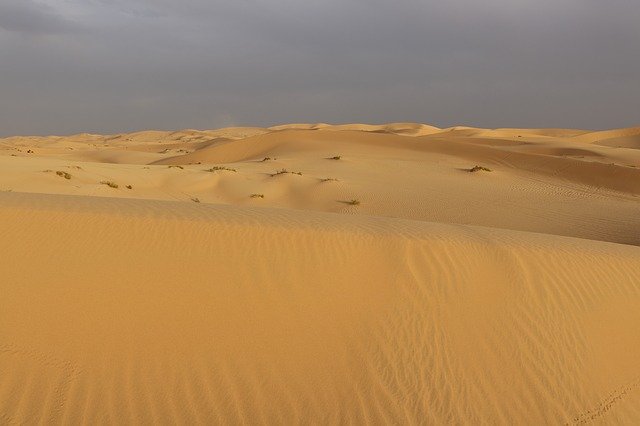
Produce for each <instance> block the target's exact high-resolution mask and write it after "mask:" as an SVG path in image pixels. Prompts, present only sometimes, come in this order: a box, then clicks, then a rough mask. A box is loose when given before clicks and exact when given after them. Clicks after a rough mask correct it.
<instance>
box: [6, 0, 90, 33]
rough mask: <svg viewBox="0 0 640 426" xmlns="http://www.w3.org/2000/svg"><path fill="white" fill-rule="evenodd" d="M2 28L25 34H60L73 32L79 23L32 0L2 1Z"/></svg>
mask: <svg viewBox="0 0 640 426" xmlns="http://www.w3.org/2000/svg"><path fill="white" fill-rule="evenodd" d="M0 29H3V30H5V31H11V32H19V33H25V34H34V35H42V34H58V33H67V32H72V31H74V30H76V29H78V25H77V24H75V23H73V22H71V21H69V20H67V19H65V18H64V17H62V16H60V15H58V14H57V13H56V12H55V9H53V8H52V7H50V6H48V5H47V4H43V3H36V2H34V1H32V0H3V1H2V2H0Z"/></svg>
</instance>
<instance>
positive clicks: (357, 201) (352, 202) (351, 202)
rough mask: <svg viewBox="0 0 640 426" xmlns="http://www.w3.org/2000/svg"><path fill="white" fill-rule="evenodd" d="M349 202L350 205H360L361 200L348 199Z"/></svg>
mask: <svg viewBox="0 0 640 426" xmlns="http://www.w3.org/2000/svg"><path fill="white" fill-rule="evenodd" d="M347 204H349V205H350V206H359V205H360V200H355V199H354V200H349V201H347Z"/></svg>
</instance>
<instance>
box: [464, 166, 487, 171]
mask: <svg viewBox="0 0 640 426" xmlns="http://www.w3.org/2000/svg"><path fill="white" fill-rule="evenodd" d="M490 171H491V169H487V168H486V167H482V166H473V167H472V168H470V169H469V172H470V173H475V172H490Z"/></svg>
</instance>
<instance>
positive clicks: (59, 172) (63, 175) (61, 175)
mask: <svg viewBox="0 0 640 426" xmlns="http://www.w3.org/2000/svg"><path fill="white" fill-rule="evenodd" d="M56 174H57V175H58V176H60V177H63V178H65V179H71V174H70V173H67V172H63V171H62V170H58V171H57V172H56Z"/></svg>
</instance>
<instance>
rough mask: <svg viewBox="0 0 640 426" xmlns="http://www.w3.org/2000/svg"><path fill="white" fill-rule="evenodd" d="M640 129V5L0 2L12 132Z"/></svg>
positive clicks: (620, 1)
mask: <svg viewBox="0 0 640 426" xmlns="http://www.w3.org/2000/svg"><path fill="white" fill-rule="evenodd" d="M392 121H415V122H423V123H430V124H434V125H437V126H441V127H445V126H452V125H457V124H464V125H471V126H480V127H574V128H592V129H601V128H613V127H627V126H632V125H640V1H638V0H606V1H604V0H483V1H480V0H446V1H445V0H393V1H391V0H321V1H318V0H315V1H314V0H179V1H178V0H0V135H5V136H6V135H12V134H70V133H78V132H93V133H117V132H124V131H133V130H140V129H149V128H154V129H182V128H201V129H202V128H216V127H222V126H229V125H257V126H264V125H274V124H280V123H289V122H331V123H343V122H367V123H381V122H392Z"/></svg>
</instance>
